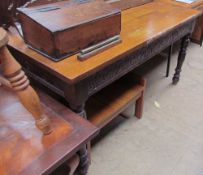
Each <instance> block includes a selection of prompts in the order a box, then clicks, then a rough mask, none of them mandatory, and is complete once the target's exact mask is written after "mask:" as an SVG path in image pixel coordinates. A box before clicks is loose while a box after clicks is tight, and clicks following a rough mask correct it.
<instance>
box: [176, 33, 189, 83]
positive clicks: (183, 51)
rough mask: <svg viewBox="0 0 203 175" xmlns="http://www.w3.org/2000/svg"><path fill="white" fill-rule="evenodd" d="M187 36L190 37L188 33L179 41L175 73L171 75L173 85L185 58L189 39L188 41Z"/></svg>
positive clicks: (177, 78)
mask: <svg viewBox="0 0 203 175" xmlns="http://www.w3.org/2000/svg"><path fill="white" fill-rule="evenodd" d="M189 38H190V35H189V34H188V35H186V36H184V37H183V39H182V42H181V48H180V51H179V55H178V63H177V67H176V69H175V74H174V76H173V84H174V85H176V84H177V83H178V82H179V79H180V72H181V69H182V65H183V62H184V60H185V56H186V51H187V46H188V44H189V41H190V39H189Z"/></svg>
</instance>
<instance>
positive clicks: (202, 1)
mask: <svg viewBox="0 0 203 175" xmlns="http://www.w3.org/2000/svg"><path fill="white" fill-rule="evenodd" d="M155 1H157V2H165V3H170V4H173V5H178V6H182V7H186V8H193V9H195V8H197V7H199V6H201V5H203V0H196V1H195V2H193V3H191V4H187V3H183V2H177V1H176V0H155Z"/></svg>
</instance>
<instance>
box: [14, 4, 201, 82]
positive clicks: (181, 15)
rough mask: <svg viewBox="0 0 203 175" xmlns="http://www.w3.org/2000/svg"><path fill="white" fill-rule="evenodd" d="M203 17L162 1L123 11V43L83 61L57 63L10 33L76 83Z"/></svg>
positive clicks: (36, 58)
mask: <svg viewBox="0 0 203 175" xmlns="http://www.w3.org/2000/svg"><path fill="white" fill-rule="evenodd" d="M199 14H200V13H199V12H198V11H196V10H191V9H186V8H181V7H177V6H174V5H170V4H166V3H159V2H153V3H148V4H145V5H143V6H139V7H135V8H131V9H128V10H125V11H123V12H122V29H121V38H122V43H120V44H118V45H116V46H114V47H112V48H111V49H108V50H106V51H104V52H102V53H100V54H98V55H95V56H93V57H91V58H90V59H88V60H85V61H83V62H80V61H78V60H77V55H74V56H71V57H69V58H67V59H64V60H63V61H60V62H57V63H55V62H53V61H50V60H48V59H47V58H45V57H44V56H42V55H40V54H38V53H36V52H35V51H33V50H31V49H29V48H28V47H27V46H26V45H25V43H24V42H23V40H22V39H21V38H20V37H19V36H18V35H17V33H15V32H11V33H10V38H11V39H10V45H11V46H12V47H13V48H15V49H17V50H19V51H20V52H23V53H25V54H26V55H27V56H29V57H30V59H31V60H32V61H33V62H35V63H37V62H39V63H40V65H41V66H42V67H44V68H45V69H46V70H48V71H49V72H52V73H53V74H55V75H56V76H57V77H58V78H60V79H62V80H64V81H65V82H68V83H74V82H77V81H79V80H81V79H84V78H85V77H87V76H88V75H91V74H93V73H95V72H96V71H98V70H101V69H102V68H104V67H106V66H107V65H109V64H111V63H113V62H116V61H118V60H119V59H120V58H121V56H124V55H125V54H130V53H131V52H133V51H134V50H135V49H137V48H139V47H141V46H142V45H144V44H146V43H148V42H152V41H153V40H155V39H156V38H157V36H158V35H161V34H163V33H165V32H170V31H171V30H173V28H174V27H176V26H178V25H180V24H182V23H184V22H186V21H188V20H190V19H191V20H192V19H195V18H196V17H197V16H198V15H199ZM163 19H164V20H163Z"/></svg>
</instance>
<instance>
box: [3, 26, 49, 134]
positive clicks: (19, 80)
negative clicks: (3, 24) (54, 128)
mask: <svg viewBox="0 0 203 175" xmlns="http://www.w3.org/2000/svg"><path fill="white" fill-rule="evenodd" d="M0 36H1V38H0V46H1V47H0V61H1V64H2V70H3V71H2V72H3V74H4V76H5V77H6V78H7V79H8V81H9V82H10V85H11V87H12V89H13V90H14V91H15V92H16V94H17V96H18V97H19V99H20V101H21V103H22V104H23V105H24V106H25V107H26V109H27V110H28V111H29V112H30V113H31V114H32V115H33V117H34V118H35V123H36V126H37V127H38V128H39V129H40V130H41V131H42V132H43V133H44V134H50V132H51V128H50V121H49V118H48V117H47V116H46V115H44V114H43V112H42V110H41V105H40V100H39V97H38V95H37V94H36V92H35V91H34V90H33V88H32V87H31V86H30V85H29V84H30V83H29V80H28V79H27V76H26V75H25V73H24V72H23V71H22V68H21V65H20V64H19V63H18V62H17V61H16V60H15V59H14V58H13V56H12V55H11V54H10V52H9V51H8V49H7V47H6V44H7V43H8V36H7V33H6V31H5V30H3V29H2V28H0Z"/></svg>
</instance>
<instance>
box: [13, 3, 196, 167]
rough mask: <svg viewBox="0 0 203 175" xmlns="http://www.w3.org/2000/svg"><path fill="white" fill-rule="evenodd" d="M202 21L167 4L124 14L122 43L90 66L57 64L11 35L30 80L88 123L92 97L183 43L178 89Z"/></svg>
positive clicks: (67, 62)
mask: <svg viewBox="0 0 203 175" xmlns="http://www.w3.org/2000/svg"><path fill="white" fill-rule="evenodd" d="M199 15H200V12H198V11H196V10H192V9H187V8H182V7H179V6H174V5H170V4H166V3H161V2H153V3H148V4H145V5H143V6H139V7H135V8H131V9H128V10H126V11H123V12H122V31H121V38H122V43H120V44H118V45H116V46H114V47H112V48H110V49H108V50H106V51H104V52H102V53H100V54H98V55H95V56H93V57H91V58H89V59H88V60H85V61H78V60H77V55H74V56H71V57H69V58H67V59H64V60H62V61H60V62H53V61H51V60H49V59H48V58H46V57H44V56H42V55H40V54H38V53H37V52H35V51H33V50H31V49H29V48H28V47H27V46H26V44H25V43H24V41H23V40H22V38H20V36H19V35H18V34H17V33H16V31H14V30H11V32H10V43H9V48H10V50H11V52H12V53H13V55H14V56H15V58H16V59H17V60H18V61H19V62H20V63H21V64H22V66H23V67H24V69H25V71H26V72H27V75H29V76H30V77H31V78H32V79H34V80H36V81H37V82H38V83H40V84H42V85H44V86H45V87H47V88H48V89H49V90H51V91H52V92H55V93H56V94H58V95H59V96H61V97H64V98H65V99H66V101H67V102H68V103H69V106H70V108H71V109H72V110H73V111H75V112H76V113H78V114H80V115H81V116H83V117H86V113H85V103H86V101H87V100H88V98H89V97H90V96H92V95H93V94H95V93H96V92H98V91H100V90H101V89H102V88H104V87H106V86H107V85H109V84H111V83H112V82H114V81H116V80H117V79H119V78H121V77H122V76H124V75H125V74H127V73H128V72H130V71H132V70H133V69H135V68H136V67H138V66H139V65H141V64H143V63H145V62H146V61H147V60H149V59H151V58H153V57H154V56H155V55H157V54H158V53H160V52H161V51H162V50H164V49H165V48H167V47H168V46H170V45H172V44H173V43H174V42H176V41H177V40H180V39H182V44H181V48H180V52H179V56H178V63H177V67H176V69H175V74H174V77H173V84H176V83H178V81H179V78H180V72H181V68H182V65H183V62H184V59H185V56H186V48H187V45H188V42H189V37H190V34H191V32H192V30H193V27H194V25H195V20H196V18H197V17H198V16H199ZM42 39H43V38H42ZM70 44H71V43H70ZM104 98H105V97H104ZM83 166H85V165H83Z"/></svg>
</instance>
